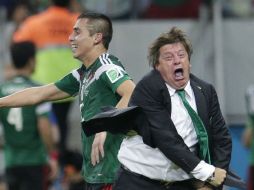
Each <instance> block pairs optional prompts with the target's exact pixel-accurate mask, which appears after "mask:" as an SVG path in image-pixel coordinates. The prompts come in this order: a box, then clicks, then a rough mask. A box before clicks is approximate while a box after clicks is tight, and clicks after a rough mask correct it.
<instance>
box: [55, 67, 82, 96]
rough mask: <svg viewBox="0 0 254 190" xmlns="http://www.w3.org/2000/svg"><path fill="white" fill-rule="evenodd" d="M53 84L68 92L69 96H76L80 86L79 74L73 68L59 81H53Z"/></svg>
mask: <svg viewBox="0 0 254 190" xmlns="http://www.w3.org/2000/svg"><path fill="white" fill-rule="evenodd" d="M55 85H56V87H57V88H59V89H60V90H62V91H64V92H66V93H68V94H70V95H71V96H76V95H77V94H78V92H79V87H80V75H79V73H78V71H77V70H74V71H72V72H71V73H69V74H68V75H66V76H65V77H63V78H62V79H60V80H59V81H57V82H55Z"/></svg>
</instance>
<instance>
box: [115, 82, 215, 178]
mask: <svg viewBox="0 0 254 190" xmlns="http://www.w3.org/2000/svg"><path fill="white" fill-rule="evenodd" d="M166 85H167V84H166ZM167 88H168V91H169V94H170V96H171V109H172V111H171V119H172V121H173V123H174V125H175V126H176V130H177V132H178V134H179V135H180V136H181V137H182V138H183V140H184V142H185V144H186V145H187V146H188V147H189V148H190V150H191V151H195V149H196V144H197V143H198V139H197V135H196V132H195V128H194V126H193V124H192V120H191V118H190V116H189V114H188V112H187V110H186V109H185V107H184V105H183V103H182V100H181V99H180V97H179V96H178V94H177V93H176V90H175V89H173V88H171V87H170V86H169V85H167ZM184 90H185V92H186V99H187V101H188V102H189V104H190V105H191V107H192V108H193V109H194V110H195V111H197V108H196V101H195V97H194V93H193V90H192V88H191V86H190V82H188V84H187V86H186V87H185V89H184ZM169 117H170V115H169ZM118 159H119V161H120V163H121V164H123V165H124V166H125V167H127V168H128V169H129V170H131V171H132V172H135V173H138V174H141V175H144V176H146V177H149V178H151V179H157V180H165V181H169V182H173V181H182V180H187V179H190V178H193V177H194V178H197V179H199V180H202V181H205V180H207V178H208V177H210V176H211V175H212V173H213V172H214V170H215V167H214V166H212V165H210V164H207V163H206V162H204V161H203V160H201V161H200V163H199V164H198V165H197V166H196V167H195V168H194V170H193V171H191V173H190V174H187V173H186V172H185V171H184V170H182V169H181V168H180V167H178V166H177V165H176V164H174V163H173V162H172V161H170V160H169V159H168V158H167V157H166V156H165V155H164V154H163V153H162V152H161V151H160V150H159V149H158V148H152V147H150V146H148V145H146V144H144V142H143V140H142V137H141V136H139V135H136V136H133V137H127V138H125V139H124V140H123V143H122V144H121V147H120V150H119V153H118Z"/></svg>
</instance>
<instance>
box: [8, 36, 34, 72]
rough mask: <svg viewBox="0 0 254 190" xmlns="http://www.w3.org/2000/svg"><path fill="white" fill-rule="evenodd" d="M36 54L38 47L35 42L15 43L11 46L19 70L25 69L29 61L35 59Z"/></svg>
mask: <svg viewBox="0 0 254 190" xmlns="http://www.w3.org/2000/svg"><path fill="white" fill-rule="evenodd" d="M35 53H36V47H35V45H34V43H33V42H30V41H23V42H15V43H13V44H12V45H11V58H12V62H13V65H14V67H15V68H17V69H20V68H23V67H25V66H26V64H27V63H28V61H29V59H31V58H34V57H35Z"/></svg>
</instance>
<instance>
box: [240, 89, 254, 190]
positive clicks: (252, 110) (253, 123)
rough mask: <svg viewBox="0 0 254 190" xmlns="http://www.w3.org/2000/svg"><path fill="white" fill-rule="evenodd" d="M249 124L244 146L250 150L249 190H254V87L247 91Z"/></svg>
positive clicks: (243, 140) (244, 136)
mask: <svg viewBox="0 0 254 190" xmlns="http://www.w3.org/2000/svg"><path fill="white" fill-rule="evenodd" d="M245 100H246V106H247V114H248V116H247V122H246V125H245V129H244V132H243V136H242V142H243V145H244V146H245V147H247V148H250V162H249V172H248V180H247V181H248V188H247V189H248V190H253V189H254V140H253V139H254V136H253V135H254V133H253V132H254V85H250V86H249V87H248V88H247V91H246V99H245Z"/></svg>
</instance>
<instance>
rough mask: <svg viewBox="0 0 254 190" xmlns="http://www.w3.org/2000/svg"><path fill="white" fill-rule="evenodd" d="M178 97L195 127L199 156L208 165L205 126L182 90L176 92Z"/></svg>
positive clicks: (208, 155)
mask: <svg viewBox="0 0 254 190" xmlns="http://www.w3.org/2000/svg"><path fill="white" fill-rule="evenodd" d="M176 92H177V94H178V95H179V97H180V98H181V99H182V102H183V105H184V106H185V108H186V110H187V111H188V113H189V115H190V117H191V120H192V123H193V125H194V127H195V131H196V134H197V137H198V142H199V156H200V158H202V159H203V160H205V161H207V162H208V163H209V164H210V163H211V158H210V152H209V145H208V135H207V132H206V129H205V126H204V124H203V122H202V120H201V119H200V117H199V116H198V114H197V113H196V112H195V111H194V110H193V109H192V107H191V106H190V104H189V103H188V101H187V100H186V98H185V91H184V90H177V91H176Z"/></svg>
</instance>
